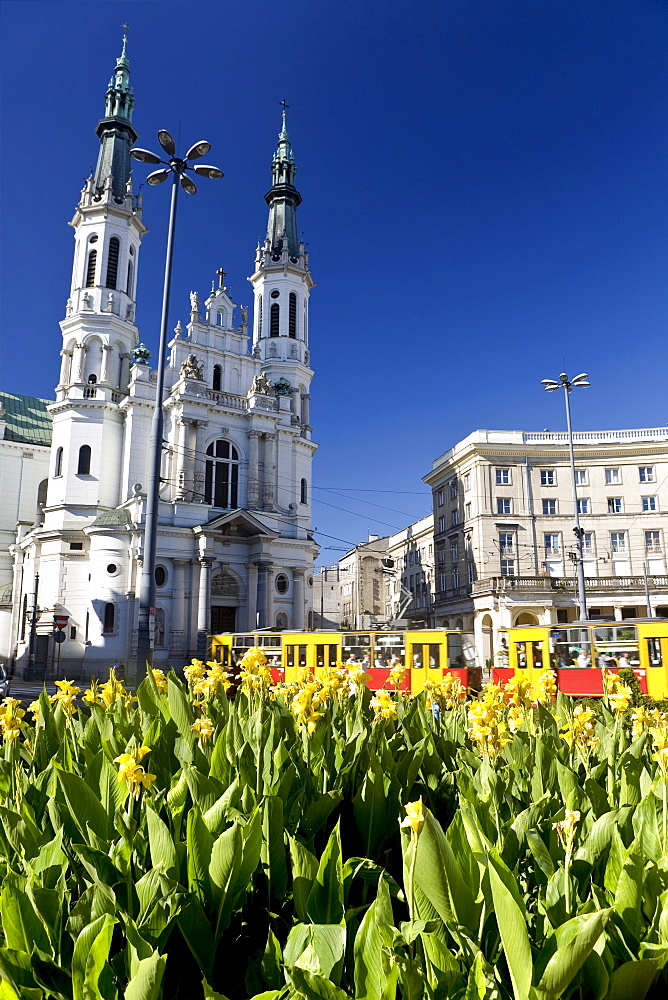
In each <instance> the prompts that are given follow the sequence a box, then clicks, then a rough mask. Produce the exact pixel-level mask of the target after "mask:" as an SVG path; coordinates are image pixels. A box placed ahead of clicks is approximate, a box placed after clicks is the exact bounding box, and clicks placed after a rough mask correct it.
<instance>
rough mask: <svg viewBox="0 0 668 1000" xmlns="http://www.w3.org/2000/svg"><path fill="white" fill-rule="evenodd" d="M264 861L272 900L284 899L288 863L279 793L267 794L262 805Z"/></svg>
mask: <svg viewBox="0 0 668 1000" xmlns="http://www.w3.org/2000/svg"><path fill="white" fill-rule="evenodd" d="M262 861H263V863H264V865H265V866H266V870H267V878H268V880H269V898H270V900H276V901H278V900H282V899H283V897H284V896H285V890H286V888H287V884H288V865H287V859H286V856H285V824H284V822H283V802H282V800H281V799H279V798H278V796H277V795H267V796H266V797H265V800H264V803H263V806H262Z"/></svg>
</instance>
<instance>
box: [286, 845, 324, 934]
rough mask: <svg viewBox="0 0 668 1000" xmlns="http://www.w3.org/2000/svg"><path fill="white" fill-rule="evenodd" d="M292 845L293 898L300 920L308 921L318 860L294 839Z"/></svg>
mask: <svg viewBox="0 0 668 1000" xmlns="http://www.w3.org/2000/svg"><path fill="white" fill-rule="evenodd" d="M288 841H289V844H290V864H291V867H292V897H293V901H294V904H295V913H296V915H297V919H298V920H303V921H306V919H307V916H306V903H307V901H308V897H309V895H310V892H311V889H312V887H313V883H314V882H315V877H316V875H317V874H318V859H317V858H316V857H315V855H313V854H311V852H310V851H309V850H308V849H307V848H306V847H304V845H303V844H302V843H300V841H298V840H295V838H294V837H289V838H288Z"/></svg>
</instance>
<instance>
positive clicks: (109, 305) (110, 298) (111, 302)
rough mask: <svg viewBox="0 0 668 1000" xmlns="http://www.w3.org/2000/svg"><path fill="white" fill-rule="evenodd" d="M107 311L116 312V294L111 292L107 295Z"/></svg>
mask: <svg viewBox="0 0 668 1000" xmlns="http://www.w3.org/2000/svg"><path fill="white" fill-rule="evenodd" d="M105 310H106V311H107V312H108V313H110V312H113V311H114V293H113V292H109V294H108V295H107V304H106V306H105Z"/></svg>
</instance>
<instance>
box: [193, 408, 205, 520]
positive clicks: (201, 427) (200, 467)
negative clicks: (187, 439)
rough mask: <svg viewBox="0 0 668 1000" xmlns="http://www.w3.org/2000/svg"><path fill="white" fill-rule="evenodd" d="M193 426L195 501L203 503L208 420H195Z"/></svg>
mask: <svg viewBox="0 0 668 1000" xmlns="http://www.w3.org/2000/svg"><path fill="white" fill-rule="evenodd" d="M193 424H194V429H195V430H194V437H195V443H194V445H193V450H194V455H193V492H194V497H193V499H194V500H197V501H199V502H202V501H203V500H204V463H205V455H204V444H205V437H206V433H205V432H206V428H207V427H208V426H209V422H208V420H194V421H193Z"/></svg>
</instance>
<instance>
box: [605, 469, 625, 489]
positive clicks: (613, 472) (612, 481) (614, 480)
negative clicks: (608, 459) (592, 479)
mask: <svg viewBox="0 0 668 1000" xmlns="http://www.w3.org/2000/svg"><path fill="white" fill-rule="evenodd" d="M621 481H622V477H621V475H620V472H619V469H606V470H605V485H606V486H612V485H615V486H616V485H617V484H618V483H621Z"/></svg>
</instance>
